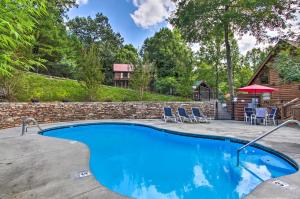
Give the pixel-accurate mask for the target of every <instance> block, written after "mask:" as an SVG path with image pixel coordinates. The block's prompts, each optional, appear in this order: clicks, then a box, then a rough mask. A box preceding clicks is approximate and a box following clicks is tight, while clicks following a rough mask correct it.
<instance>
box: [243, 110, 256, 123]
mask: <svg viewBox="0 0 300 199" xmlns="http://www.w3.org/2000/svg"><path fill="white" fill-rule="evenodd" d="M252 115H254V109H253V108H249V107H244V121H245V122H246V123H247V122H251V116H252Z"/></svg>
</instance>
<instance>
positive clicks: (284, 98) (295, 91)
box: [235, 57, 300, 120]
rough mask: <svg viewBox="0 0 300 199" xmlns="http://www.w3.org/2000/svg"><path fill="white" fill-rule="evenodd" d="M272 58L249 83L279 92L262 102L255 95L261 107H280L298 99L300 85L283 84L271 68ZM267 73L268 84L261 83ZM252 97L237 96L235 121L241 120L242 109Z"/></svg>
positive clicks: (296, 83)
mask: <svg viewBox="0 0 300 199" xmlns="http://www.w3.org/2000/svg"><path fill="white" fill-rule="evenodd" d="M273 62H274V57H272V58H271V59H269V61H268V62H267V63H266V64H265V65H264V67H263V68H262V69H261V71H260V72H259V73H257V74H256V77H255V78H254V79H253V80H252V82H250V83H249V85H252V84H259V85H263V86H269V87H272V88H277V89H278V90H279V91H277V92H273V93H271V96H270V100H268V101H264V100H262V99H261V94H257V97H258V98H260V104H261V106H262V107H271V106H276V107H280V106H281V105H282V104H284V103H287V102H289V101H291V100H293V99H295V98H300V83H298V82H289V83H288V82H283V80H282V79H281V78H280V76H279V73H278V72H277V71H276V69H274V67H273ZM266 71H267V74H268V80H269V82H268V83H262V81H261V78H260V77H261V76H262V75H263V73H265V72H266ZM252 97H254V96H253V94H238V102H237V104H236V106H235V109H236V110H235V118H236V120H243V114H244V107H245V106H247V103H250V102H251V98H252Z"/></svg>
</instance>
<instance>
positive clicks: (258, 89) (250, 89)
mask: <svg viewBox="0 0 300 199" xmlns="http://www.w3.org/2000/svg"><path fill="white" fill-rule="evenodd" d="M239 91H242V92H247V93H272V92H274V91H278V89H277V88H271V87H267V86H261V85H257V84H253V85H250V86H246V87H242V88H239Z"/></svg>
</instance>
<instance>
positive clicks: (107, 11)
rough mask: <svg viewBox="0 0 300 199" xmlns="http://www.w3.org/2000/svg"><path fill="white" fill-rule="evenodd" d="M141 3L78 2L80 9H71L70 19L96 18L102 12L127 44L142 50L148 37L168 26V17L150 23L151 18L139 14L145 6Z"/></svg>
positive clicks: (114, 0)
mask: <svg viewBox="0 0 300 199" xmlns="http://www.w3.org/2000/svg"><path fill="white" fill-rule="evenodd" d="M140 2H141V1H139V0H78V3H79V7H78V8H73V9H71V10H70V11H69V13H68V16H69V18H70V19H72V18H74V17H76V16H85V17H86V16H92V17H94V16H95V14H96V13H97V12H102V13H103V14H104V15H106V16H107V17H108V18H109V22H110V24H111V26H112V28H113V30H114V31H115V32H119V33H121V35H122V36H123V38H124V40H125V43H131V44H133V45H134V46H135V47H138V48H140V47H141V46H142V44H143V41H144V40H145V39H146V38H147V37H150V36H152V35H154V33H155V32H156V31H158V30H159V29H160V28H161V27H164V26H166V25H167V23H166V22H165V21H164V19H165V18H166V17H167V16H161V18H160V19H157V20H156V21H155V20H152V21H150V22H149V20H148V19H149V16H147V15H143V14H142V15H141V14H139V13H137V12H138V11H140V9H141V7H142V6H143V5H144V4H142V3H140ZM142 11H143V10H142ZM135 12H136V13H135Z"/></svg>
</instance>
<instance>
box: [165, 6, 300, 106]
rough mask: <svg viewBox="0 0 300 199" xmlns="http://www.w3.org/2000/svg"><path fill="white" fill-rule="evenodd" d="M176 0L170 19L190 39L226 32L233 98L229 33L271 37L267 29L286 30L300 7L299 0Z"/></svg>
mask: <svg viewBox="0 0 300 199" xmlns="http://www.w3.org/2000/svg"><path fill="white" fill-rule="evenodd" d="M173 1H175V2H177V3H178V6H177V10H176V12H175V13H174V15H173V16H172V17H171V19H170V21H171V23H172V24H174V25H175V26H176V27H177V28H179V30H180V31H181V32H182V34H183V36H184V37H185V38H186V39H187V40H188V41H189V42H200V41H205V40H206V39H207V38H209V37H211V36H212V35H217V34H219V33H220V32H221V33H223V36H224V44H225V49H226V65H227V78H228V86H229V93H230V97H231V100H233V96H234V86H233V85H234V84H233V68H232V52H231V45H230V34H233V33H235V34H239V35H243V34H245V33H249V34H251V35H253V36H255V37H256V38H257V39H258V41H262V40H263V39H267V38H268V35H267V31H266V30H267V29H271V30H282V29H286V28H287V27H288V20H291V19H295V13H296V10H297V9H298V8H299V5H298V4H297V1H290V0H279V1H274V0H259V1H243V0H234V1H228V0H211V1H206V0H173ZM288 33H291V32H288ZM287 35H288V34H287ZM281 36H282V35H281ZM284 36H286V35H284Z"/></svg>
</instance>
